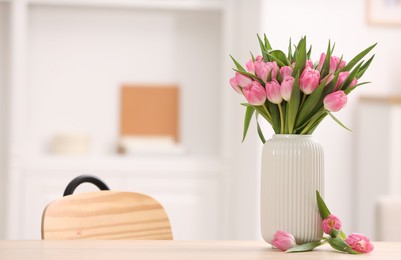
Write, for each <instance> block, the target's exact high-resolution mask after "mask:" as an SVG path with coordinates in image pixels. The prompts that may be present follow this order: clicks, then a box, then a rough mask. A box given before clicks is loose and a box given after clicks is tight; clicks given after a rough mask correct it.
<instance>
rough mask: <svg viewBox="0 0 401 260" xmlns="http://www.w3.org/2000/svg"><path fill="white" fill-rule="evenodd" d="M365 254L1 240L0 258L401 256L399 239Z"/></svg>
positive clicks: (249, 245) (238, 244)
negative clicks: (290, 252)
mask: <svg viewBox="0 0 401 260" xmlns="http://www.w3.org/2000/svg"><path fill="white" fill-rule="evenodd" d="M374 245H375V250H374V251H373V252H371V253H370V254H366V255H358V256H355V255H348V254H344V253H341V252H338V251H334V249H332V248H330V247H326V246H323V247H320V248H318V249H316V250H315V251H312V252H305V253H292V254H289V253H283V252H281V251H279V250H277V249H272V248H271V246H270V245H268V244H266V243H265V242H263V241H178V240H176V241H173V240H170V241H155V240H148V241H138V240H68V241H67V240H65V241H62V240H58V241H56V240H36V241H26V240H1V241H0V259H1V260H19V259H24V260H25V259H35V260H41V259H52V260H55V259H57V260H58V259H68V260H71V259H96V260H99V259H110V260H114V259H158V260H160V259H174V260H180V259H189V260H192V259H193V260H197V259H204V260H212V259H219V260H220V259H230V260H231V259H247V260H253V259H263V260H268V259H276V260H280V259H297V260H303V259H308V260H320V259H322V260H323V259H324V260H330V259H336V260H341V259H353V260H355V259H358V260H361V259H374V260H384V259H401V243H385V242H376V243H374Z"/></svg>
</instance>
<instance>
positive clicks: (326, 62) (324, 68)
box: [320, 40, 331, 78]
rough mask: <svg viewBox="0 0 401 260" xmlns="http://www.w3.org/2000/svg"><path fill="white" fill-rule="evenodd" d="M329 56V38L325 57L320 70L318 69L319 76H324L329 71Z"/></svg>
mask: <svg viewBox="0 0 401 260" xmlns="http://www.w3.org/2000/svg"><path fill="white" fill-rule="evenodd" d="M330 56H331V43H330V40H329V44H328V46H327V51H326V58H325V59H324V63H323V66H322V70H321V71H320V77H321V78H324V77H326V76H327V75H328V74H329V71H330Z"/></svg>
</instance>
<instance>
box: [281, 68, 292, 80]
mask: <svg viewBox="0 0 401 260" xmlns="http://www.w3.org/2000/svg"><path fill="white" fill-rule="evenodd" d="M280 75H281V78H282V79H283V80H284V79H285V78H286V77H291V75H292V67H291V66H283V67H281V68H280Z"/></svg>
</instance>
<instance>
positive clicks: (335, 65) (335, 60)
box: [329, 56, 346, 73]
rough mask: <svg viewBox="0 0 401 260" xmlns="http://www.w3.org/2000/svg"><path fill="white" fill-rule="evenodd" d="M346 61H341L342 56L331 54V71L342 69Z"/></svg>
mask: <svg viewBox="0 0 401 260" xmlns="http://www.w3.org/2000/svg"><path fill="white" fill-rule="evenodd" d="M345 64H346V62H345V61H343V60H341V62H340V58H339V57H337V56H331V57H330V69H329V73H334V72H336V71H337V70H340V69H342V68H344V67H345Z"/></svg>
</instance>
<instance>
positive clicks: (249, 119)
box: [242, 106, 255, 142]
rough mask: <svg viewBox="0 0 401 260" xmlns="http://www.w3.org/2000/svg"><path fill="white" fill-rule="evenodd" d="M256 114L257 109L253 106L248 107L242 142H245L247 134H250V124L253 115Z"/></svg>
mask: <svg viewBox="0 0 401 260" xmlns="http://www.w3.org/2000/svg"><path fill="white" fill-rule="evenodd" d="M254 112H255V108H254V107H252V106H247V107H246V111H245V119H244V132H243V136H242V142H244V140H245V137H246V134H247V133H248V128H249V124H250V122H251V119H252V116H253V113H254Z"/></svg>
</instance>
